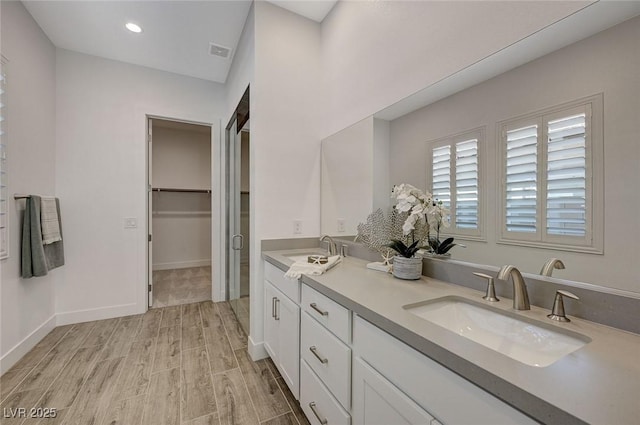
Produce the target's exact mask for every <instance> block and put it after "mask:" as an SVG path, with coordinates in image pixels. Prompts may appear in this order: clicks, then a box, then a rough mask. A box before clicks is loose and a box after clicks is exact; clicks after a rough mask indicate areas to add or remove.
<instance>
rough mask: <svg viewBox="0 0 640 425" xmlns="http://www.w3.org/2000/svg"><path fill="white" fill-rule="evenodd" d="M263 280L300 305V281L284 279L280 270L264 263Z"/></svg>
mask: <svg viewBox="0 0 640 425" xmlns="http://www.w3.org/2000/svg"><path fill="white" fill-rule="evenodd" d="M264 278H265V279H266V280H268V281H269V282H271V284H272V285H273V286H275V287H276V288H278V289H279V290H280V291H282V293H283V294H285V295H286V296H287V297H289V298H291V300H292V301H294V302H295V303H296V304H297V303H300V281H298V280H291V279H286V278H285V277H284V272H283V271H282V270H280V269H279V268H277V267H276V266H274V265H273V264H270V263H267V262H266V261H265V263H264Z"/></svg>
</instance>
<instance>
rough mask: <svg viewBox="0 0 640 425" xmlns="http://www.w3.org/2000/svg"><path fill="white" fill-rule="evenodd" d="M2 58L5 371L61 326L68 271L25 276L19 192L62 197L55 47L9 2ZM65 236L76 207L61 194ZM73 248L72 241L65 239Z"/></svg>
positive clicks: (4, 6)
mask: <svg viewBox="0 0 640 425" xmlns="http://www.w3.org/2000/svg"><path fill="white" fill-rule="evenodd" d="M0 9H1V10H2V25H1V27H2V44H1V51H2V54H3V55H4V56H5V57H6V58H7V59H8V60H9V64H8V66H7V72H8V82H9V83H8V90H7V95H8V106H9V120H8V126H9V131H8V135H9V150H8V158H9V187H8V191H7V192H8V193H9V208H8V210H9V213H10V226H11V228H10V258H8V259H6V260H2V261H1V262H0V268H1V272H0V274H1V276H2V277H1V279H0V299H1V306H0V311H1V312H0V322H1V325H0V358H2V361H1V363H2V364H1V365H0V373H2V372H4V371H5V370H7V369H8V368H9V367H10V366H11V365H12V364H13V363H15V362H16V361H17V360H18V359H19V358H20V357H21V356H22V355H24V354H25V353H26V352H27V351H28V350H29V349H30V348H31V347H32V346H33V345H35V343H37V342H38V341H39V340H40V338H42V337H43V336H44V335H45V334H46V333H47V332H48V331H49V330H50V329H51V328H52V327H53V326H54V325H55V317H54V314H55V307H54V288H55V282H56V281H58V278H59V277H60V274H61V272H62V270H64V269H66V268H67V266H64V267H63V268H62V269H54V270H52V271H50V272H49V274H48V275H47V276H44V277H37V278H32V279H21V278H20V277H19V276H20V245H21V244H20V234H21V216H22V212H23V210H24V203H25V201H24V200H22V201H14V200H13V194H14V193H35V194H48V195H54V194H55V195H57V196H60V193H57V192H56V187H55V178H56V176H55V168H56V165H55V161H54V160H53V159H54V158H55V148H56V143H55V140H56V139H55V116H56V112H55V89H56V86H55V76H56V74H55V72H56V69H55V48H54V46H53V44H51V42H50V41H49V39H48V38H47V37H46V36H45V35H44V33H43V32H42V31H41V30H40V28H39V27H38V25H37V24H36V23H35V21H34V20H33V19H32V18H31V15H29V13H28V12H27V11H26V9H25V8H24V6H23V5H22V3H20V2H17V1H16V2H13V1H11V2H5V1H3V2H1V3H0ZM61 203H62V204H61V207H62V219H63V222H62V223H63V226H62V230H63V235H64V237H65V241H66V237H67V230H68V229H69V226H70V224H69V222H68V221H66V213H67V212H68V211H69V208H68V207H69V206H68V205H67V203H66V199H65V198H64V197H62V196H61ZM65 243H66V242H65Z"/></svg>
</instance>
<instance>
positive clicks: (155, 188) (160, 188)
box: [151, 187, 211, 193]
mask: <svg viewBox="0 0 640 425" xmlns="http://www.w3.org/2000/svg"><path fill="white" fill-rule="evenodd" d="M151 191H153V192H187V193H211V190H210V189H173V188H168V187H154V188H153V189H151Z"/></svg>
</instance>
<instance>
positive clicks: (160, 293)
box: [152, 266, 211, 308]
mask: <svg viewBox="0 0 640 425" xmlns="http://www.w3.org/2000/svg"><path fill="white" fill-rule="evenodd" d="M152 279H153V307H154V308H157V307H168V306H173V305H180V304H189V303H195V302H200V301H207V300H210V299H211V266H204V267H189V268H184V269H171V270H154V271H153V275H152Z"/></svg>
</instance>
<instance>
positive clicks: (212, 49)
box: [209, 43, 231, 59]
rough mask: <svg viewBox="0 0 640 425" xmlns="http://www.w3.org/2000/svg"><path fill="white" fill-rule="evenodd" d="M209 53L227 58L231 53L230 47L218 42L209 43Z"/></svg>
mask: <svg viewBox="0 0 640 425" xmlns="http://www.w3.org/2000/svg"><path fill="white" fill-rule="evenodd" d="M209 54H210V55H211V56H220V57H221V58H225V59H227V58H228V57H229V56H230V55H231V49H230V48H229V47H224V46H221V45H219V44H215V43H209Z"/></svg>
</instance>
